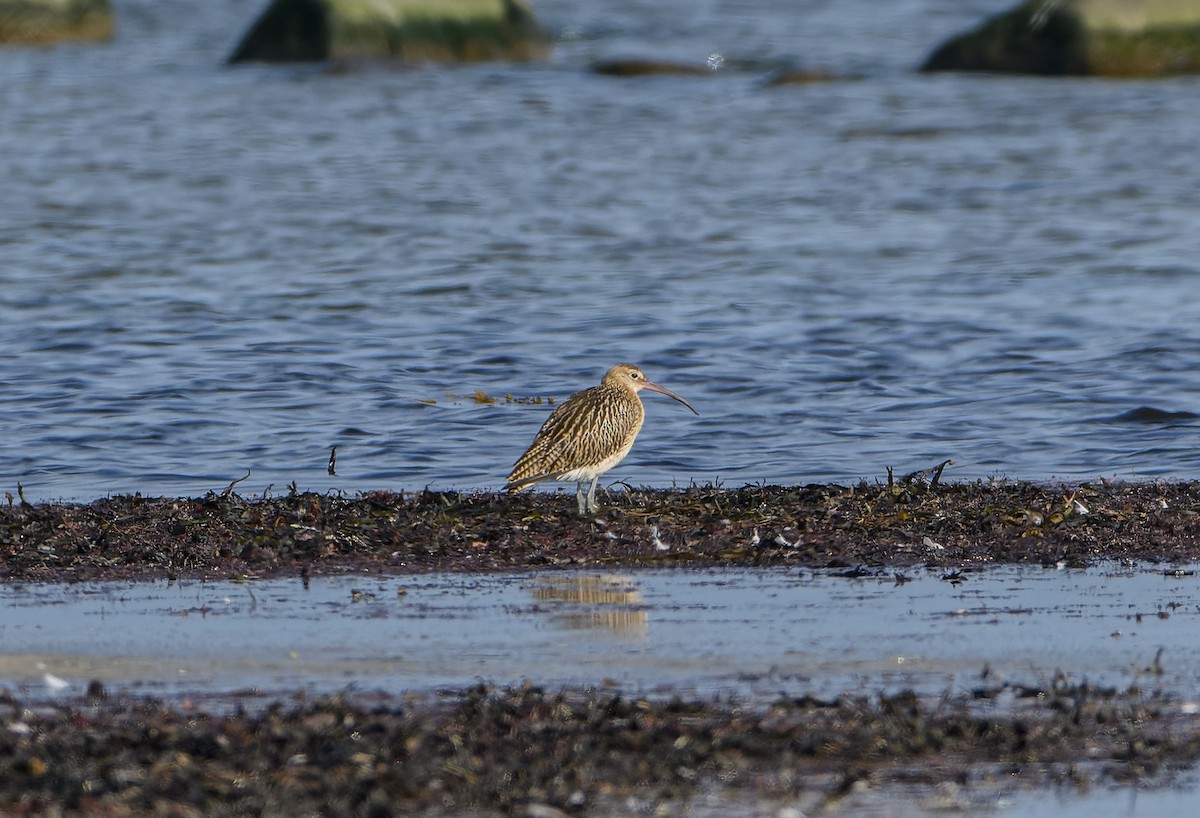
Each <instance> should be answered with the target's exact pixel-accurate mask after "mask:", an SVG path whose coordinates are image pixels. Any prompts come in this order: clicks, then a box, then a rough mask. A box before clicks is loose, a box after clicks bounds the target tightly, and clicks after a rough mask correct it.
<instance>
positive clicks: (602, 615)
mask: <svg viewBox="0 0 1200 818" xmlns="http://www.w3.org/2000/svg"><path fill="white" fill-rule="evenodd" d="M530 594H531V595H532V596H533V598H534V599H536V600H537V601H538V602H544V603H553V604H554V607H553V608H552V612H551V616H552V617H553V619H554V621H555V623H556V624H559V625H561V626H562V627H564V628H567V629H570V630H592V629H603V630H610V631H613V632H615V633H618V634H620V635H621V636H633V637H637V638H644V637H645V636H646V635H647V634H648V632H649V617H648V615H647V612H646V608H645V606H644V605H643V604H642V594H641V592H640V591H639V590H638V587H637V584H636V583H635V582H634V581H633V579H632V578H631V577H627V576H621V575H619V574H595V575H583V576H566V577H538V579H537V582H536V583H535V584H534V585H533V587H532V588H530Z"/></svg>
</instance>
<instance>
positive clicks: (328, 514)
mask: <svg viewBox="0 0 1200 818" xmlns="http://www.w3.org/2000/svg"><path fill="white" fill-rule="evenodd" d="M935 478H936V473H935V474H934V479H930V478H928V477H926V476H922V475H918V476H910V477H909V478H906V479H903V480H894V481H893V480H890V479H889V480H888V481H887V482H886V483H885V482H882V481H880V482H877V483H866V482H863V483H860V484H858V485H856V486H837V485H810V486H803V487H777V486H746V487H743V488H739V489H723V488H717V487H696V488H689V489H680V490H647V489H628V490H625V491H610V492H607V496H602V503H604V506H605V507H604V508H602V509H601V514H600V515H598V516H596V517H594V518H587V519H582V518H580V517H579V516H577V515H576V514H575V500H574V497H573V496H571V495H566V494H545V493H526V494H518V495H513V496H510V495H503V494H494V493H477V494H459V493H456V492H431V491H425V492H418V493H386V492H372V493H368V494H361V495H355V496H341V495H336V494H325V495H321V494H311V493H301V492H292V493H290V494H287V495H284V496H279V497H260V498H257V499H256V498H243V497H240V496H238V495H237V494H235V493H232V492H231V491H227V492H223V493H221V494H216V493H211V494H209V495H207V496H205V497H199V498H161V497H160V498H150V497H142V496H140V495H124V496H117V497H110V498H105V499H101V500H97V501H95V502H92V503H27V502H24V501H23V500H19V499H17V498H13V497H12V496H11V495H9V497H8V502H7V503H6V504H4V505H0V581H6V580H8V581H11V580H49V581H64V580H65V581H72V580H87V579H117V578H130V577H145V578H150V577H235V576H277V575H281V574H288V573H294V572H326V571H327V572H340V571H347V570H353V571H362V570H378V571H386V572H402V573H420V572H429V571H501V570H513V569H524V568H533V567H541V566H554V565H560V566H561V565H574V566H579V565H598V566H630V567H633V566H642V567H645V566H655V565H663V566H670V565H683V564H687V565H724V566H774V565H805V566H812V567H821V568H839V567H840V568H846V569H854V568H856V567H859V566H862V567H866V568H875V567H889V568H896V569H901V570H902V569H904V568H907V567H911V566H914V565H923V566H927V567H930V566H931V567H938V566H944V567H946V568H947V569H955V568H961V567H968V566H979V565H996V564H1033V565H1054V564H1064V565H1068V566H1086V565H1088V564H1092V563H1094V562H1096V561H1099V560H1119V559H1129V560H1139V561H1148V562H1154V563H1192V562H1197V561H1200V483H1198V482H1195V481H1192V482H1173V483H1172V482H1151V483H1111V484H1110V483H1089V484H1082V485H1074V486H1069V485H1044V484H1036V483H1024V482H1006V481H987V482H985V481H981V482H975V483H956V484H955V483H952V484H944V483H937V482H936V479H935Z"/></svg>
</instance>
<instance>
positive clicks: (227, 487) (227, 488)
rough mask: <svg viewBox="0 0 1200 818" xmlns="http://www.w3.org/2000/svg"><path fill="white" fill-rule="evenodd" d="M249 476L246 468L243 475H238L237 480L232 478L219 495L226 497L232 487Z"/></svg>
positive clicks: (230, 492) (231, 491) (231, 492)
mask: <svg viewBox="0 0 1200 818" xmlns="http://www.w3.org/2000/svg"><path fill="white" fill-rule="evenodd" d="M249 477H250V470H249V469H246V475H245V477H239V478H238V479H237V480H234V481H233V482H232V483H230V484H229V485H228V486H226V487H225V490H224V491H223V492H221V496H222V497H228V496H229V495H231V494H233V487H234V486H236V485H237V484H238V483H240V482H242V481H243V480H247V479H249Z"/></svg>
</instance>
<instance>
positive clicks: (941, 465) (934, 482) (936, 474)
mask: <svg viewBox="0 0 1200 818" xmlns="http://www.w3.org/2000/svg"><path fill="white" fill-rule="evenodd" d="M953 465H954V461H953V460H949V459H947V460H943V461H942V462H941V463H939V464H938V466H937V469H936V470H935V471H934V473H933V478H932V479H931V480H930V481H929V487H930V488H933V487H934V486H936V485H937V484H938V481H939V480H941V479H942V469H944V468H946V467H947V466H953Z"/></svg>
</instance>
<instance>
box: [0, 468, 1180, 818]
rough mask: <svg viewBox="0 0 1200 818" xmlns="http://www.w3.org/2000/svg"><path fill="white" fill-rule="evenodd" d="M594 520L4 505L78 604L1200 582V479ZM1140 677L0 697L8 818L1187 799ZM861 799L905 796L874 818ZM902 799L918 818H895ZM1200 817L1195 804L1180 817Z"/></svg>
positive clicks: (174, 503)
mask: <svg viewBox="0 0 1200 818" xmlns="http://www.w3.org/2000/svg"><path fill="white" fill-rule="evenodd" d="M606 499H607V500H608V505H607V506H606V508H605V509H604V510H603V512H602V514H601V515H600V517H599V518H598V519H580V518H579V517H577V516H576V515H575V514H574V505H575V503H574V497H573V496H569V495H557V496H556V495H546V494H534V495H519V496H516V497H507V496H502V495H494V494H476V495H460V494H450V493H447V494H443V493H435V492H422V493H417V494H382V493H375V494H369V495H361V496H355V497H341V496H333V495H312V494H304V493H292V494H289V495H286V496H282V497H275V498H271V497H264V498H258V499H247V498H242V497H239V496H237V495H235V494H233V493H227V494H221V495H218V494H213V495H209V496H207V497H201V498H191V499H188V498H144V497H139V496H133V497H114V498H107V499H104V500H98V501H96V502H93V503H87V504H29V503H23V502H21V501H20V499H19V498H14V501H13V502H11V503H9V504H7V505H6V506H4V507H2V508H0V575H2V578H3V580H4V581H5V582H6V583H8V584H10V585H11V584H18V585H19V584H27V583H28V584H37V583H44V582H51V583H55V582H57V583H63V582H66V583H71V584H72V585H80V587H82V586H83V585H85V584H87V583H91V582H96V581H129V580H154V581H159V582H161V581H162V580H168V581H170V580H177V581H180V580H186V579H187V578H190V579H191V580H192V581H194V582H201V583H203V582H209V581H213V580H221V579H236V580H240V581H248V582H250V583H251V584H252V585H253V584H254V583H256V582H257V581H258V580H259V579H266V578H269V577H290V578H292V581H293V582H294V583H295V584H296V585H297V586H299V585H300V584H303V586H304V587H305V588H307V587H308V585H309V582H310V580H311V581H312V582H313V584H314V585H315V584H316V583H317V582H318V581H319V578H320V577H322V576H330V577H334V576H342V575H353V576H360V575H368V576H373V577H394V576H397V575H403V576H408V577H410V581H411V579H416V578H420V577H423V576H428V575H432V574H433V573H435V572H436V573H447V572H450V573H464V574H476V575H478V574H493V573H497V572H510V571H513V570H519V571H523V572H525V573H526V575H533V576H538V577H541V576H545V575H556V574H558V573H560V572H565V571H578V570H580V569H584V570H592V569H597V568H599V569H603V570H605V571H608V570H613V569H617V570H635V569H636V570H642V571H645V570H649V571H655V570H656V569H660V568H666V569H671V568H675V569H679V568H688V569H700V568H704V569H705V570H716V571H733V570H735V569H736V570H745V569H755V568H760V567H761V568H764V569H773V570H779V569H785V570H787V569H800V571H801V573H805V574H813V573H814V572H816V573H819V574H820V575H821V576H822V577H833V578H837V581H839V582H845V583H862V582H864V581H865V580H864V578H873V581H874V582H876V584H879V583H883V584H886V585H887V586H888V587H889V588H894V589H895V591H894V593H896V594H900V593H904V592H905V590H906V589H909V590H911V589H912V588H914V587H918V586H920V585H921V584H922V582H924V581H925V580H924V579H922V577H926V578H928V577H934V578H935V579H931V580H929V581H931V582H934V583H935V584H940V585H947V586H949V585H953V584H955V583H958V582H961V581H963V579H964V578H967V579H968V580H969V578H970V577H972V576H975V575H983V574H987V573H989V572H990V571H991V569H992V567H993V566H1024V567H1028V568H1030V569H1032V570H1036V569H1037V568H1038V567H1039V566H1045V567H1048V568H1049V569H1050V570H1049V571H1048V573H1053V572H1054V570H1058V571H1063V570H1072V569H1074V568H1079V569H1087V567H1088V566H1096V565H1098V564H1102V563H1103V564H1108V565H1130V566H1132V565H1134V564H1139V565H1142V566H1145V568H1144V569H1141V570H1142V573H1143V574H1145V573H1147V572H1149V573H1151V574H1158V575H1160V577H1176V578H1180V577H1181V578H1183V579H1177V580H1174V581H1183V582H1189V581H1190V580H1189V579H1188V578H1190V577H1192V576H1193V575H1194V568H1193V566H1194V565H1195V564H1196V563H1197V562H1200V548H1198V547H1197V541H1196V532H1197V530H1198V529H1197V519H1198V518H1197V512H1198V511H1200V484H1195V483H1146V484H1112V485H1109V484H1094V485H1081V486H1047V485H1038V484H1027V483H1000V482H994V483H972V484H943V485H932V486H931V485H929V483H928V482H927V481H922V480H913V481H895V482H893V483H890V484H889V483H880V484H872V485H867V484H860V485H858V486H852V487H842V486H806V487H795V488H780V487H745V488H742V489H731V490H725V489H719V488H711V487H710V488H692V489H687V490H678V491H645V490H627V491H622V492H611V493H610V494H609V496H608V497H607V498H606ZM1112 581H1113V582H1114V583H1117V582H1120V581H1121V580H1119V579H1116V578H1114V579H1113V580H1112ZM1160 581H1161V578H1160ZM1189 587H1190V585H1189ZM410 595H411V594H410ZM259 596H260V604H266V600H265V597H263V594H262V593H260V595H259ZM380 596H381V597H382V596H383V594H382V593H380ZM391 596H392V597H395V593H394V592H393V593H392V594H391ZM547 596H548V595H546V594H544V595H543V599H542V601H541V602H540V603H539V604H542V605H547V604H549V603H548V602H546V601H545V597H547ZM352 604H355V603H352V602H348V603H347V605H352ZM394 604H396V605H399V604H400V603H399V602H396V603H394ZM848 604H854V600H853V599H852V600H850V601H849V602H848ZM861 604H862V603H860V605H861ZM1097 604H1098V605H1104V604H1105V603H1103V602H1099V603H1097ZM1125 607H1129V606H1128V605H1127V606H1125ZM1152 608H1153V610H1152ZM205 609H206V610H207V609H208V606H205ZM977 609H978V610H977ZM980 612H982V613H985V614H986V615H987V616H989V617H991V616H996V617H1000V618H1004V617H1008V618H1018V619H1019V618H1021V617H1024V616H1025V615H1026V612H1025V610H1024V608H1023V607H1022V606H1019V605H1011V606H1009V609H1003V608H997V607H993V608H992V609H986V610H984V609H982V608H979V607H978V606H977V607H976V608H968V609H964V610H963V611H956V612H955V614H954V621H967V620H970V619H972V618H975V619H979V618H982V617H979V616H976V614H977V613H980ZM1068 613H1069V612H1068ZM1192 613H1194V612H1191V611H1183V610H1178V609H1175V608H1173V607H1171V605H1170V603H1160V604H1157V605H1152V606H1149V607H1146V609H1145V610H1144V611H1143V610H1141V609H1140V608H1132V607H1130V613H1129V614H1128V620H1129V621H1131V622H1133V621H1136V622H1137V623H1138V624H1139V625H1141V624H1142V623H1143V620H1145V622H1159V621H1160V620H1161V621H1162V622H1164V623H1167V624H1170V625H1171V626H1172V627H1173V628H1175V627H1177V628H1182V629H1184V630H1186V628H1187V626H1188V624H1189V622H1190V620H1189V619H1188V615H1189V614H1192ZM206 615H208V614H206ZM691 616H692V614H691V613H687V615H686V617H681V618H687V619H690V618H691ZM366 619H367V617H366V616H364V621H365V620H366ZM881 626H882V623H881ZM0 627H2V624H0ZM652 627H658V625H657V624H654V625H652ZM814 627H817V628H818V629H819V624H818V625H814ZM1184 630H1178V631H1175V630H1173V631H1170V632H1169V633H1171V634H1174V635H1175V636H1178V635H1179V634H1180V633H1183V632H1184ZM1167 634H1168V632H1164V633H1163V635H1162V636H1161V637H1159V636H1156V637H1154V638H1156V639H1158V638H1161V639H1164V640H1165V639H1167V638H1168V636H1167ZM1106 636H1107V634H1106ZM1114 637H1115V634H1114ZM975 641H976V642H978V640H975ZM1152 644H1153V643H1151V642H1147V646H1148V647H1151V646H1152ZM1045 645H1046V647H1045V650H1046V651H1047V652H1049V651H1053V650H1055V648H1054V647H1053V642H1052V641H1047V642H1046V643H1045ZM1146 658H1147V661H1146V662H1145V667H1144V668H1142V669H1141V671H1140V672H1139V673H1137V674H1135V675H1134V677H1132V678H1126V679H1125V680H1124V681H1118V682H1117V683H1110V680H1109V679H1104V680H1103V681H1102V682H1095V681H1093V682H1089V681H1088V680H1087V679H1086V678H1080V677H1079V676H1077V675H1073V674H1071V673H1070V672H1069V668H1068V672H1067V673H1065V674H1061V675H1059V674H1055V675H1053V676H1050V675H1045V674H1043V675H1037V674H1035V675H1034V676H1033V677H1032V678H1021V677H1019V676H1016V675H997V674H996V673H995V672H993V670H992V668H990V667H988V666H987V665H986V664H984V665H982V666H979V667H978V668H977V670H976V671H975V672H973V674H972V675H971V678H969V679H967V680H966V681H962V680H960V681H959V683H957V684H955V685H953V686H951V685H946V686H945V687H944V689H939V688H938V687H937V685H936V684H935V685H924V686H922V685H920V684H918V685H915V687H914V689H884V688H885V687H886V686H884V685H880V687H879V688H878V689H877V692H869V693H861V694H855V693H842V694H829V695H827V694H826V693H825V692H821V691H818V692H816V693H805V692H801V691H803V690H804V689H806V686H807V685H806V683H801V684H800V685H799V686H798V687H797V688H796V690H795V691H793V692H790V693H788V694H787V695H780V696H777V697H775V698H773V699H770V700H764V699H762V698H761V697H757V698H746V697H741V696H738V695H726V694H720V693H712V692H703V693H695V692H684V693H677V694H671V693H669V692H668V693H663V692H659V693H657V694H655V695H645V694H644V693H643V692H641V691H634V690H626V689H623V688H622V687H621V685H620V684H619V683H616V682H614V681H613V680H609V679H603V678H596V679H595V680H594V681H593V682H592V683H590V684H554V685H545V684H542V685H539V683H538V681H537V674H536V673H534V674H531V678H533V681H532V682H529V683H526V684H516V685H510V684H501V685H498V686H493V685H491V684H475V685H473V684H461V685H449V686H440V687H436V688H433V689H422V690H413V691H412V692H402V691H401V692H397V691H387V690H373V691H372V690H367V689H360V688H355V687H353V686H352V687H349V688H347V689H346V690H344V691H343V692H341V693H337V694H330V693H328V692H326V693H322V692H314V691H312V690H304V689H301V688H300V686H299V685H297V689H296V690H295V691H294V692H293V693H291V694H283V693H282V692H281V691H279V690H276V691H274V692H272V693H270V694H263V693H262V692H261V691H259V690H255V689H253V688H249V689H246V690H240V691H239V690H234V691H233V692H228V693H220V694H212V693H202V694H197V695H191V696H190V695H188V694H187V693H186V691H184V692H183V693H178V692H177V693H176V694H173V695H171V696H160V695H150V696H145V695H130V694H129V693H128V692H127V691H124V690H122V689H120V686H119V685H113V684H111V683H110V682H108V681H99V680H97V681H95V682H94V683H92V684H90V685H87V691H86V694H85V695H76V694H74V693H73V694H71V695H70V696H54V695H48V694H45V693H42V692H40V691H37V690H34V689H32V688H21V687H14V688H11V689H3V688H0V814H4V815H8V814H14V815H17V814H30V815H43V814H50V815H53V814H61V815H113V816H126V815H128V816H142V815H155V816H160V815H171V816H176V815H180V816H186V815H244V814H255V815H280V816H282V815H297V814H314V815H316V814H320V815H371V816H385V815H455V816H493V815H496V816H500V815H504V816H508V815H517V816H533V818H547V816H550V817H551V818H558V817H559V816H562V815H579V816H584V815H591V816H610V815H697V816H703V815H714V816H715V815H722V816H738V815H745V816H759V815H772V816H784V815H788V816H796V815H806V816H813V815H823V814H834V813H838V814H851V813H852V814H861V815H868V814H869V815H927V814H935V813H938V812H941V811H944V810H946V809H952V810H955V811H957V812H958V813H959V814H989V815H996V814H1000V813H998V812H997V811H996V809H995V808H994V804H995V799H996V798H999V797H1001V796H1004V795H1006V794H1011V793H1020V792H1027V793H1033V794H1037V793H1044V792H1046V791H1047V789H1048V788H1050V789H1053V790H1055V791H1070V792H1073V793H1088V792H1106V791H1108V788H1110V787H1122V788H1129V787H1136V788H1138V789H1139V790H1143V789H1144V788H1147V787H1150V788H1159V790H1157V791H1163V790H1162V789H1161V788H1171V787H1178V786H1182V787H1187V786H1188V785H1190V784H1193V783H1194V780H1195V776H1196V763H1197V760H1198V759H1200V704H1197V697H1196V693H1197V691H1196V690H1195V689H1194V686H1191V687H1189V685H1188V684H1186V683H1183V682H1181V681H1180V679H1181V678H1182V677H1180V676H1178V675H1175V676H1172V675H1171V674H1170V673H1166V674H1164V671H1163V669H1162V668H1161V667H1160V666H1159V664H1158V657H1157V656H1153V657H1152V658H1151V657H1146ZM1171 659H1172V654H1171V653H1170V652H1168V654H1167V657H1166V660H1165V661H1167V662H1170V661H1171ZM1048 661H1049V662H1051V663H1052V662H1053V659H1052V658H1051V659H1050V660H1048ZM1188 667H1190V665H1188ZM1188 672H1190V671H1185V673H1184V675H1185V676H1186V675H1187V673H1188ZM597 675H601V674H597ZM1164 679H1169V680H1170V681H1169V682H1168V681H1164ZM81 689H82V688H81ZM812 689H814V690H815V689H816V688H815V687H814V688H812ZM869 792H882V793H891V794H892V795H891V796H888V797H887V798H885V800H884V808H880V809H877V810H875V811H874V812H872V811H871V810H869V809H866V810H864V809H859V808H858V806H856V803H857V802H856V799H861V798H863V797H864V793H869ZM897 793H908V794H914V795H913V799H914V800H913V801H912V803H913V804H916V805H917V806H913V807H911V808H906V809H903V810H901V809H897V808H895V807H896V800H895V797H894V796H895V794H897ZM889 799H890V800H889ZM1197 803H1198V801H1197V799H1196V798H1195V795H1194V791H1193V796H1192V800H1191V801H1187V802H1186V804H1185V807H1184V809H1185V810H1191V809H1194V808H1195V807H1196V806H1197ZM922 805H924V806H922ZM1026 807H1027V808H1024V810H1023V811H1022V812H1021V813H1020V814H1022V815H1028V816H1035V815H1052V814H1055V815H1057V814H1060V812H1061V811H1060V810H1059V809H1058V808H1056V807H1055V805H1054V804H1053V802H1046V803H1042V804H1040V807H1039V805H1036V804H1035V805H1034V807H1032V808H1030V807H1029V805H1026ZM1039 808H1040V811H1039ZM848 811H849V813H848ZM1092 814H1096V815H1099V814H1100V813H1095V812H1093V813H1092ZM1120 814H1135V813H1133V812H1122V813H1120ZM1141 814H1153V813H1141ZM1164 814H1165V813H1164ZM1181 814H1182V813H1181Z"/></svg>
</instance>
